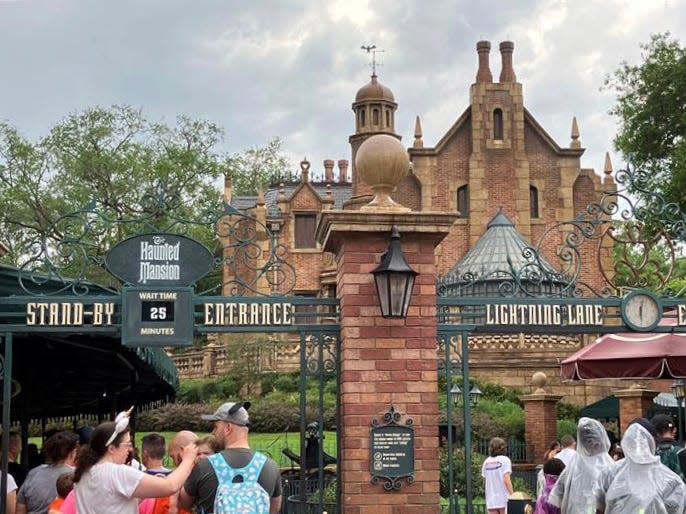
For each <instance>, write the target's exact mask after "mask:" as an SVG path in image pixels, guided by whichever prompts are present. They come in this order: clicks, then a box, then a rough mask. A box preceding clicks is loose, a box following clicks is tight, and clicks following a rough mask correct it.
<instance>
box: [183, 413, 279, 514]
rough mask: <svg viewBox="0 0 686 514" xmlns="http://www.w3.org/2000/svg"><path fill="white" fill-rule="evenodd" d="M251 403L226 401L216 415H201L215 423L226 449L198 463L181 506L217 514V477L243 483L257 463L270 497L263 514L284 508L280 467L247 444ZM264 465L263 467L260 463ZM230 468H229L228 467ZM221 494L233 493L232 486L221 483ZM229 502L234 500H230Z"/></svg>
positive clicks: (260, 479)
mask: <svg viewBox="0 0 686 514" xmlns="http://www.w3.org/2000/svg"><path fill="white" fill-rule="evenodd" d="M249 408H250V402H227V403H224V404H222V405H221V406H220V407H219V408H218V409H217V410H216V411H215V412H214V413H213V414H205V415H202V416H201V418H202V419H204V420H207V421H211V422H212V423H213V424H214V429H213V430H212V434H213V435H214V437H215V438H216V439H217V442H218V443H219V445H220V446H221V447H223V448H224V449H223V450H222V451H221V452H219V453H217V454H215V455H213V456H211V457H210V458H208V459H203V460H201V461H199V462H198V463H197V464H196V465H195V468H193V471H192V472H191V475H190V476H189V477H188V480H186V483H185V484H184V486H183V487H182V488H181V493H180V495H179V504H180V506H181V507H183V508H185V509H188V510H190V508H191V507H192V506H193V505H195V506H196V508H197V510H198V511H199V512H208V513H209V512H214V506H215V496H216V495H217V489H218V488H219V484H220V480H219V479H218V478H217V477H218V474H219V476H221V477H222V479H223V480H225V477H227V476H229V477H232V478H231V481H232V482H233V483H236V482H237V481H240V482H243V481H244V480H245V481H247V480H249V479H250V478H249V477H250V476H251V472H250V470H253V469H254V468H253V466H255V465H256V463H258V464H257V465H258V469H259V466H260V465H261V470H259V474H258V475H257V476H258V478H257V484H259V486H260V487H261V488H262V489H263V490H264V491H265V497H266V496H267V495H268V498H269V500H268V510H267V508H265V510H264V514H276V513H277V512H278V511H279V509H280V508H281V474H280V470H279V466H278V465H277V464H276V462H274V461H273V460H272V459H270V458H269V457H266V456H265V455H263V454H261V453H260V452H256V451H255V450H252V449H251V448H250V445H249V444H248V425H249V424H250V417H249V415H248V409H249ZM260 463H263V464H260ZM227 465H228V468H227ZM221 490H222V494H231V493H230V492H229V493H227V492H226V491H231V488H230V487H225V484H224V483H223V482H222V488H221ZM228 501H229V503H230V502H231V501H232V499H231V498H229V499H228Z"/></svg>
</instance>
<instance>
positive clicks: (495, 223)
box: [486, 205, 514, 229]
mask: <svg viewBox="0 0 686 514" xmlns="http://www.w3.org/2000/svg"><path fill="white" fill-rule="evenodd" d="M491 227H514V223H512V220H511V219H510V218H508V217H507V214H505V210H504V209H503V206H502V205H501V206H500V207H499V208H498V212H496V213H495V215H494V216H493V217H492V218H491V221H489V222H488V224H487V225H486V228H487V229H489V228H491Z"/></svg>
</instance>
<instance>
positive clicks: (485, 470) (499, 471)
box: [481, 455, 512, 509]
mask: <svg viewBox="0 0 686 514" xmlns="http://www.w3.org/2000/svg"><path fill="white" fill-rule="evenodd" d="M508 473H509V474H511V473H512V463H511V462H510V459H509V458H507V457H506V456H505V455H497V456H495V457H487V458H486V460H485V461H484V464H483V466H481V476H482V477H484V490H485V491H486V508H487V509H503V508H505V507H507V498H508V496H510V493H509V492H508V491H507V488H506V487H505V480H504V477H505V474H508Z"/></svg>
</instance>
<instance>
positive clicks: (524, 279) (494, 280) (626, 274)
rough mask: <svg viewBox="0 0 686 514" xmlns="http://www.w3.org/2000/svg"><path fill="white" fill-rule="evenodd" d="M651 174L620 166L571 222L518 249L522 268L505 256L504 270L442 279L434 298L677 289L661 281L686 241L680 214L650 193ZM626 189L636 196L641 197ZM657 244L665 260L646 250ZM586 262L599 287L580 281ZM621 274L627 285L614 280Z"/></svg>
mask: <svg viewBox="0 0 686 514" xmlns="http://www.w3.org/2000/svg"><path fill="white" fill-rule="evenodd" d="M649 178H650V177H649V175H648V173H647V172H645V171H642V170H633V171H631V170H629V169H626V170H620V171H618V172H617V173H616V175H615V181H616V184H617V185H618V187H617V188H616V189H612V190H607V191H605V192H604V193H603V195H602V196H601V198H600V200H599V201H598V202H594V203H591V204H589V205H588V206H587V208H586V211H585V212H584V213H582V214H579V215H578V216H577V217H575V218H574V219H572V220H569V221H563V222H558V223H555V224H553V225H551V226H549V227H548V228H547V229H546V231H545V232H544V233H543V234H542V235H541V236H540V237H539V239H538V241H537V242H536V243H535V244H533V245H530V246H528V247H526V248H524V249H523V250H522V257H523V259H524V261H525V262H524V264H523V265H520V266H518V267H514V266H512V263H511V262H510V260H509V259H508V263H509V264H510V265H509V266H508V267H507V268H506V269H500V270H489V271H488V272H484V273H475V272H473V271H472V272H468V273H464V274H463V275H461V276H451V275H447V276H443V277H440V278H439V280H438V284H437V290H438V294H439V296H475V295H476V296H501V297H516V296H528V297H543V298H545V297H583V296H589V297H593V296H595V297H617V296H622V291H623V288H645V287H648V286H650V287H651V288H652V289H654V290H656V291H663V292H665V293H667V294H671V295H673V296H678V295H680V294H682V293H683V291H680V292H673V291H669V290H668V288H667V283H668V282H669V280H670V279H671V277H672V274H673V272H674V270H675V264H676V257H677V246H678V244H680V243H684V242H686V214H685V213H683V212H682V211H681V210H680V208H679V206H678V205H677V204H675V203H667V202H665V201H664V199H663V198H662V196H660V195H659V194H657V193H655V192H654V191H653V190H652V189H651V188H650V187H649V184H650V180H649ZM632 193H640V194H641V199H636V198H635V197H634V196H632ZM560 237H561V238H562V239H561V242H560V243H557V241H560ZM555 246H557V250H556V252H555V255H556V257H557V261H558V262H557V265H554V266H553V268H552V269H551V266H550V265H549V264H548V262H549V261H546V260H545V259H544V257H543V254H544V249H546V248H551V247H555ZM655 248H661V249H662V253H663V256H664V259H663V260H657V259H655V258H654V256H653V255H652V254H651V251H654V250H655ZM613 251H614V258H613V255H612V252H613ZM584 259H586V260H587V261H592V264H593V265H594V266H597V268H598V269H599V270H600V273H601V276H602V279H603V281H604V284H601V285H600V286H599V287H598V286H595V285H592V284H590V283H588V281H586V280H585V279H584V276H583V269H584V265H585V266H586V267H588V266H589V265H590V264H591V263H590V262H585V263H584V262H583V261H584ZM619 276H621V277H623V279H624V280H625V283H621V284H620V283H619V281H618V277H619ZM494 288H495V289H494ZM465 314H466V315H467V316H468V314H469V313H465ZM465 314H463V316H465Z"/></svg>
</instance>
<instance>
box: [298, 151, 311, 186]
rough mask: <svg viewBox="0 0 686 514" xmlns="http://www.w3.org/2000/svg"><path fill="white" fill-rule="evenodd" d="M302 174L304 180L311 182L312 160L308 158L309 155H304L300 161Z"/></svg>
mask: <svg viewBox="0 0 686 514" xmlns="http://www.w3.org/2000/svg"><path fill="white" fill-rule="evenodd" d="M300 175H301V177H302V181H303V182H309V178H310V161H308V160H307V157H303V160H302V161H300Z"/></svg>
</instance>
